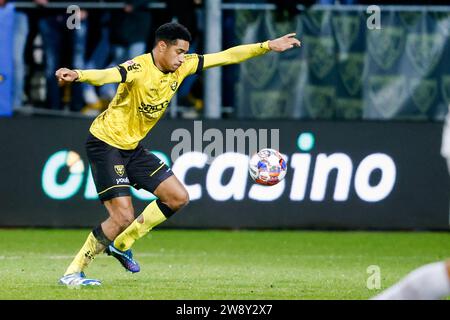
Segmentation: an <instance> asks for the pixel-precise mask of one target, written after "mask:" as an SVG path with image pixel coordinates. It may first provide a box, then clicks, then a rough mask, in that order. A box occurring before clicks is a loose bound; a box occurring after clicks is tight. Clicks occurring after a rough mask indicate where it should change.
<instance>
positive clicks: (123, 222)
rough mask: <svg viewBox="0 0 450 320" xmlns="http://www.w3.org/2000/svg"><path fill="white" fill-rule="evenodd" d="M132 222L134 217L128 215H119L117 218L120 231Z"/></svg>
mask: <svg viewBox="0 0 450 320" xmlns="http://www.w3.org/2000/svg"><path fill="white" fill-rule="evenodd" d="M133 220H134V215H131V214H129V213H127V214H124V215H121V216H120V218H119V221H118V222H119V226H120V227H121V228H122V229H126V228H127V227H128V226H129V225H130V224H131V223H132V222H133Z"/></svg>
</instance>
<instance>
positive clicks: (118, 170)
mask: <svg viewBox="0 0 450 320" xmlns="http://www.w3.org/2000/svg"><path fill="white" fill-rule="evenodd" d="M114 170H115V171H116V173H117V174H118V175H119V176H123V174H124V173H125V166H124V165H123V164H116V165H115V166H114Z"/></svg>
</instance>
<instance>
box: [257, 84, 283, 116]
mask: <svg viewBox="0 0 450 320" xmlns="http://www.w3.org/2000/svg"><path fill="white" fill-rule="evenodd" d="M288 100H289V95H287V94H285V93H284V92H282V91H281V90H271V91H266V90H264V91H253V92H252V93H251V94H250V108H251V110H252V114H253V116H254V117H256V118H258V119H265V118H282V117H286V116H288V113H287V112H286V108H287V106H288V105H289V101H288Z"/></svg>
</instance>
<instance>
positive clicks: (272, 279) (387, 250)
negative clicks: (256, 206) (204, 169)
mask: <svg viewBox="0 0 450 320" xmlns="http://www.w3.org/2000/svg"><path fill="white" fill-rule="evenodd" d="M88 233H89V230H87V229H84V230H60V229H0V239H1V249H0V283H1V284H2V285H1V287H0V299H2V300H5V299H19V300H23V299H26V300H29V299H50V300H55V299H58V300H59V299H96V300H100V299H133V300H146V299H152V300H167V299H170V300H197V299H206V300H211V299H212V300H237V299H244V300H247V299H263V300H264V299H271V300H279V299H280V300H281V299H282V300H293V299H295V300H300V299H320V300H328V299H338V300H340V299H368V298H370V297H372V296H373V295H375V294H377V293H378V292H380V291H381V290H382V289H385V288H387V287H388V286H390V285H392V284H393V283H394V282H396V281H398V280H399V279H400V278H401V277H403V276H404V275H406V274H407V273H408V272H409V271H411V270H412V269H414V268H416V267H419V266H421V265H422V264H425V263H429V262H434V261H437V260H442V259H444V258H448V257H450V251H449V243H450V234H449V233H447V232H435V233H431V232H317V231H208V230H205V231H197V230H195V231H194V230H164V229H163V230H155V231H152V232H151V233H150V234H149V235H148V236H146V237H145V238H143V239H140V240H139V241H138V242H136V243H135V246H134V248H133V249H134V254H135V258H136V260H137V261H139V263H140V265H141V272H140V273H137V274H130V273H127V272H125V271H124V270H123V268H122V267H121V266H120V264H119V263H118V262H117V261H116V260H115V259H114V258H112V257H108V256H106V255H101V256H99V257H97V258H96V260H95V261H94V262H93V263H92V264H91V265H90V266H89V268H88V269H87V270H86V274H87V275H88V277H93V278H98V279H100V280H102V282H103V285H102V286H101V287H96V288H88V289H79V290H77V289H72V290H71V289H68V288H66V287H65V286H61V285H58V284H57V280H58V279H59V277H60V276H61V275H62V273H63V272H64V271H65V269H66V267H67V266H68V264H69V263H70V261H71V260H72V258H73V256H74V255H75V254H76V252H77V251H78V249H79V248H80V247H81V245H82V244H83V242H84V240H85V238H86V236H87V235H88ZM372 265H376V266H378V267H379V268H380V269H379V270H380V280H381V288H380V289H371V290H370V289H368V288H367V283H368V279H369V277H371V275H372V274H371V273H370V272H368V267H369V266H372ZM369 271H370V270H369Z"/></svg>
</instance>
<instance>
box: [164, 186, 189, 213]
mask: <svg viewBox="0 0 450 320" xmlns="http://www.w3.org/2000/svg"><path fill="white" fill-rule="evenodd" d="M188 203H189V194H188V193H187V191H186V190H183V191H179V192H177V193H176V194H175V195H174V196H173V197H172V199H171V200H170V201H169V207H170V208H171V209H172V210H173V211H178V210H180V209H181V208H183V207H184V206H186V205H187V204H188Z"/></svg>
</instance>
